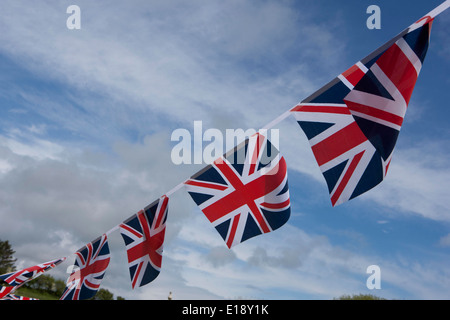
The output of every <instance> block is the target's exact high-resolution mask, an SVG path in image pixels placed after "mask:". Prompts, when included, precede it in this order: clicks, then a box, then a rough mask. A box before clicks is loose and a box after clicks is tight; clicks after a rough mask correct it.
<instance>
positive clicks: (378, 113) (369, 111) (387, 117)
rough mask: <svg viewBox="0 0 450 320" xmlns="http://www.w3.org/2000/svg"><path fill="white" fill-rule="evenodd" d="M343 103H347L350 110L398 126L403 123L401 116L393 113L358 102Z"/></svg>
mask: <svg viewBox="0 0 450 320" xmlns="http://www.w3.org/2000/svg"><path fill="white" fill-rule="evenodd" d="M345 103H346V104H347V106H348V108H349V109H350V110H353V111H356V112H359V113H363V114H366V115H368V116H372V117H374V118H378V119H381V120H384V121H388V122H391V123H393V124H396V125H398V126H401V125H402V123H403V117H400V116H397V115H395V114H393V113H390V112H387V111H384V110H380V109H377V108H373V107H370V106H367V105H363V104H359V103H356V102H353V101H345Z"/></svg>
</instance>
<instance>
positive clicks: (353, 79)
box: [342, 64, 365, 86]
mask: <svg viewBox="0 0 450 320" xmlns="http://www.w3.org/2000/svg"><path fill="white" fill-rule="evenodd" d="M364 74H365V73H364V72H363V71H362V70H361V69H360V68H359V67H358V66H357V65H356V64H355V65H353V66H351V67H350V68H349V69H348V70H346V71H344V72H343V73H342V75H343V76H344V77H345V78H346V79H347V80H348V81H349V82H350V83H351V84H352V85H353V86H356V84H357V83H358V82H359V80H361V78H362V77H363V76H364Z"/></svg>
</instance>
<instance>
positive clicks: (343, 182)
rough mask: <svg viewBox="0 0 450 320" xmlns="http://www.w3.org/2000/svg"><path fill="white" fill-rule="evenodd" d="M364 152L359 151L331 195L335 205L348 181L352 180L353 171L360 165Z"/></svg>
mask: <svg viewBox="0 0 450 320" xmlns="http://www.w3.org/2000/svg"><path fill="white" fill-rule="evenodd" d="M363 154H364V151H362V152H360V153H358V154H357V155H356V156H355V157H354V158H353V159H352V162H350V165H349V166H348V169H347V171H346V172H345V174H344V177H343V178H342V180H341V182H340V183H339V186H338V187H337V189H336V191H335V192H334V193H333V195H332V196H331V203H332V204H333V206H334V205H335V204H336V201H338V199H339V197H340V196H341V194H342V192H343V191H344V189H345V187H346V186H347V183H348V181H349V180H350V177H351V176H352V175H353V172H354V171H355V169H356V167H357V166H358V163H359V161H360V160H361V158H362V156H363Z"/></svg>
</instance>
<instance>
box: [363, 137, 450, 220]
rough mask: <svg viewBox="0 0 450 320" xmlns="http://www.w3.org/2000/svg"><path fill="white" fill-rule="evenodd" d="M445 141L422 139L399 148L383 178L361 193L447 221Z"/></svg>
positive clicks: (404, 211)
mask: <svg viewBox="0 0 450 320" xmlns="http://www.w3.org/2000/svg"><path fill="white" fill-rule="evenodd" d="M446 144H448V142H447V141H433V142H430V141H422V142H419V143H418V145H419V147H411V148H408V149H401V148H398V149H397V150H396V151H395V152H394V156H393V159H392V162H391V164H390V167H389V171H388V174H387V177H386V179H385V180H384V181H383V182H382V183H381V184H380V185H379V186H377V187H375V188H374V189H373V190H371V191H370V192H368V193H367V194H366V195H364V198H365V199H371V200H375V201H376V202H377V203H379V204H380V205H382V206H383V207H386V208H392V209H394V210H397V212H399V213H401V214H410V213H413V214H418V215H420V216H423V217H425V218H428V219H432V220H437V221H446V222H448V221H450V214H449V213H448V208H449V207H450V199H449V197H448V189H449V188H450V171H449V170H448V166H447V164H446V159H448V154H447V153H446V149H445V147H444V146H445V145H446Z"/></svg>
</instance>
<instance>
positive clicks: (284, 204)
mask: <svg viewBox="0 0 450 320" xmlns="http://www.w3.org/2000/svg"><path fill="white" fill-rule="evenodd" d="M290 203H291V201H290V200H289V199H287V200H286V201H284V202H281V203H267V202H263V203H261V206H263V207H266V208H267V209H281V208H284V207H287V206H288V205H289V204H290Z"/></svg>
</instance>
